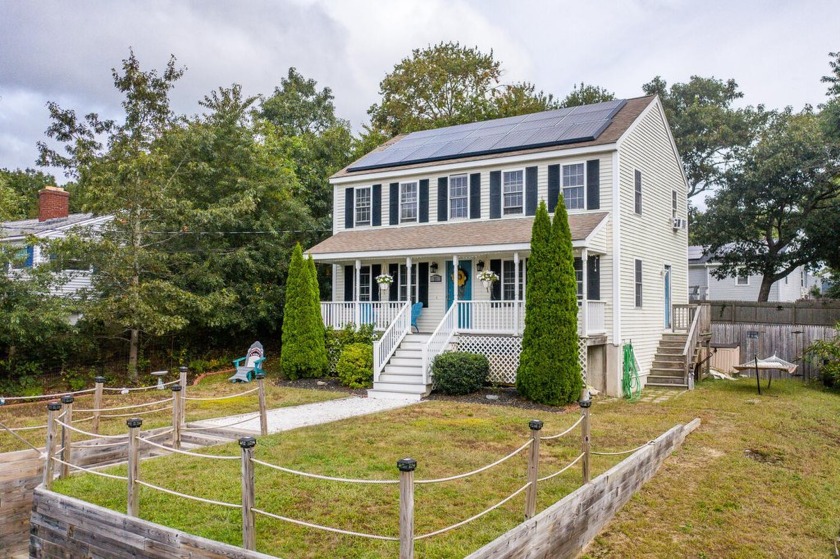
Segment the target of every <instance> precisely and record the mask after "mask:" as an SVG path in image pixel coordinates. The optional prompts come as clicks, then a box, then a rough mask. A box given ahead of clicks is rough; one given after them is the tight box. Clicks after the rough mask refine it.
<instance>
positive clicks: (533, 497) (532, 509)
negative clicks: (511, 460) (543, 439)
mask: <svg viewBox="0 0 840 559" xmlns="http://www.w3.org/2000/svg"><path fill="white" fill-rule="evenodd" d="M528 427H530V429H531V451H530V452H529V453H528V483H529V484H530V485H529V486H528V490H527V492H526V493H525V518H526V519H527V518H532V517H533V516H534V515H535V514H536V513H537V478H538V477H539V462H540V429H542V428H543V422H542V421H540V420H539V419H532V420H531V421H529V422H528Z"/></svg>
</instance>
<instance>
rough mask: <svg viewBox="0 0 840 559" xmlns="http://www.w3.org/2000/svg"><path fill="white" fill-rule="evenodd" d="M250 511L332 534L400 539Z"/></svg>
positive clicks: (395, 540) (374, 538) (394, 540)
mask: <svg viewBox="0 0 840 559" xmlns="http://www.w3.org/2000/svg"><path fill="white" fill-rule="evenodd" d="M251 511H252V512H255V513H257V514H261V515H263V516H267V517H269V518H273V519H275V520H282V521H283V522H289V523H290V524H297V525H298V526H304V527H306V528H314V529H316V530H324V531H325V532H332V533H334V534H344V535H345V536H357V537H360V538H368V539H371V540H382V541H386V542H397V541H400V539H399V538H396V537H394V536H380V535H377V534H365V533H363V532H353V531H351V530H342V529H340V528H330V527H329V526H321V525H320V524H313V523H311V522H304V521H303V520H295V519H294V518H289V517H287V516H280V515H279V514H274V513H271V512H267V511H264V510H262V509H258V508H255V507H252V508H251Z"/></svg>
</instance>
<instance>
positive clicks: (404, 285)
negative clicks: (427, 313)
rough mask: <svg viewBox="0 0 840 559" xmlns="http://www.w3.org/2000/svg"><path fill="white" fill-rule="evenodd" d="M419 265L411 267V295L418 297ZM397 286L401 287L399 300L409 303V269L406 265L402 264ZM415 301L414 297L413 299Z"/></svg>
mask: <svg viewBox="0 0 840 559" xmlns="http://www.w3.org/2000/svg"><path fill="white" fill-rule="evenodd" d="M417 268H418V266H417V265H414V266H412V267H411V294H412V295H415V296H416V295H417ZM397 285H398V286H399V294H398V297H399V300H400V301H408V300H409V297H408V268H407V267H406V265H405V264H400V271H399V277H398V278H397ZM411 300H412V301H413V300H414V297H412V299H411Z"/></svg>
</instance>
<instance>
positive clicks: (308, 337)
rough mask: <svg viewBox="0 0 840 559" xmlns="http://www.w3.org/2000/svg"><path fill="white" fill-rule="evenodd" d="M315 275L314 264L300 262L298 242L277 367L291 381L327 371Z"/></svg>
mask: <svg viewBox="0 0 840 559" xmlns="http://www.w3.org/2000/svg"><path fill="white" fill-rule="evenodd" d="M314 273H315V266H314V264H312V263H310V262H307V261H305V260H304V259H303V250H302V249H301V248H300V243H298V244H297V245H295V248H294V250H293V251H292V259H291V262H290V263H289V275H288V278H287V280H286V304H285V306H284V308H283V332H282V345H281V347H280V368H281V370H282V371H283V374H284V375H286V377H288V378H289V379H291V380H295V379H299V378H307V377H319V376H321V375H323V374H324V373H325V372H326V370H327V351H326V347H325V346H324V323H323V321H322V319H321V310H320V303H319V302H318V294H317V289H316V279H315V278H314V277H313V274H314Z"/></svg>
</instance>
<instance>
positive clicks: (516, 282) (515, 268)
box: [499, 252, 522, 334]
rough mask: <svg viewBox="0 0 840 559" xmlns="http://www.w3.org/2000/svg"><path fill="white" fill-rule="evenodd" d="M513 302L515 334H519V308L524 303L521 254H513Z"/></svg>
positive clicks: (503, 272)
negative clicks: (520, 296) (520, 263)
mask: <svg viewBox="0 0 840 559" xmlns="http://www.w3.org/2000/svg"><path fill="white" fill-rule="evenodd" d="M504 274H505V268H504V265H502V275H504ZM501 279H502V278H499V281H501ZM513 300H514V304H513V312H514V317H513V331H514V332H515V333H517V334H519V315H520V314H521V313H520V312H519V308H520V306H521V304H522V301H520V300H519V253H518V252H514V253H513Z"/></svg>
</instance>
